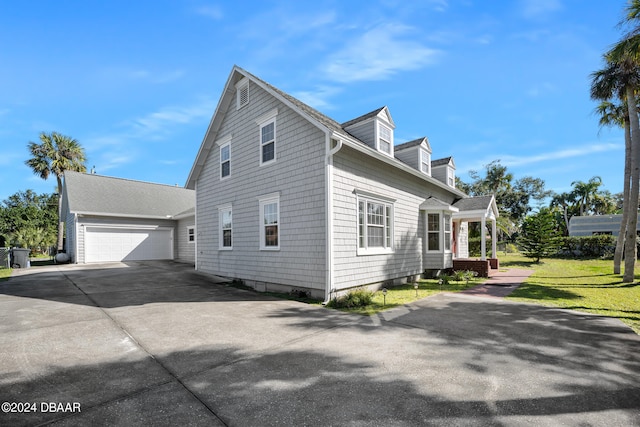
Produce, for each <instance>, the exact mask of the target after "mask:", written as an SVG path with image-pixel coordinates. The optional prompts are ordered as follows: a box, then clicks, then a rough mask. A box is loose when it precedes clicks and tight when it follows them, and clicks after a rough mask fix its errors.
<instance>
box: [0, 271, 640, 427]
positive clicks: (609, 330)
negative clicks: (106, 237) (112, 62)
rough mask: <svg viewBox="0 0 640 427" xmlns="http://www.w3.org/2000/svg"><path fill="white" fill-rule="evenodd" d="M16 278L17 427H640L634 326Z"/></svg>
mask: <svg viewBox="0 0 640 427" xmlns="http://www.w3.org/2000/svg"><path fill="white" fill-rule="evenodd" d="M16 273H17V274H16V275H15V276H14V277H12V278H11V279H10V280H9V281H7V282H3V283H0V400H1V401H2V402H8V406H7V404H3V413H0V425H37V424H49V423H51V424H54V425H63V426H64V425H127V426H136V425H150V426H151V425H153V426H158V425H240V426H245V425H256V426H266V425H296V426H300V425H353V426H368V425H381V426H382V425H384V426H389V425H391V426H404V425H438V426H440V425H456V426H459V425H531V424H534V425H549V426H557V425H569V426H571V425H575V426H586V425H603V426H604V425H606V426H611V425H616V426H624V425H640V339H639V337H638V336H637V335H636V334H634V333H633V332H632V331H631V330H630V329H629V328H628V327H626V326H625V325H623V324H622V323H620V322H619V321H617V320H612V319H608V318H603V317H599V316H593V315H586V314H579V313H575V312H569V311H564V310H557V309H550V308H544V307H540V306H534V305H527V304H516V303H510V302H505V301H502V300H497V299H489V298H480V297H475V296H468V295H467V296H464V295H444V294H441V295H438V296H435V297H432V298H427V299H424V300H421V301H418V302H416V303H413V304H410V305H407V306H405V307H401V308H398V309H394V310H390V311H387V312H385V313H384V314H382V315H379V316H374V317H371V318H368V317H360V316H354V315H348V314H344V313H341V312H337V311H333V310H327V309H324V308H321V307H316V306H310V305H306V304H301V303H297V302H293V301H286V300H279V299H274V298H270V297H266V296H264V295H260V294H256V293H252V292H249V291H244V290H239V289H235V288H233V287H229V286H226V285H225V284H223V283H215V282H216V281H215V280H213V279H212V278H210V277H205V276H201V275H198V274H196V273H194V272H193V271H192V270H191V267H190V266H187V265H182V264H177V263H172V262H149V263H147V262H143V263H130V264H108V265H92V266H90V267H86V266H73V265H66V266H54V267H38V268H31V269H29V270H19V271H17V272H16ZM6 410H8V412H7V411H6ZM26 411H29V412H26ZM25 412H26V413H25Z"/></svg>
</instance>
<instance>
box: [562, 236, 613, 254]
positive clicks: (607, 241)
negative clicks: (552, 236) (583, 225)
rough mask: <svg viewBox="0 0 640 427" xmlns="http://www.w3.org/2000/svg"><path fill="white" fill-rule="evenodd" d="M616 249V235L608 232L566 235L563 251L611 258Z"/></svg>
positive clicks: (564, 252)
mask: <svg viewBox="0 0 640 427" xmlns="http://www.w3.org/2000/svg"><path fill="white" fill-rule="evenodd" d="M615 249H616V237H615V236H612V235H610V234H609V235H607V234H601V235H596V236H568V237H564V240H563V245H562V253H563V254H566V255H572V256H577V257H585V258H595V257H599V258H610V257H612V256H613V252H614V251H615Z"/></svg>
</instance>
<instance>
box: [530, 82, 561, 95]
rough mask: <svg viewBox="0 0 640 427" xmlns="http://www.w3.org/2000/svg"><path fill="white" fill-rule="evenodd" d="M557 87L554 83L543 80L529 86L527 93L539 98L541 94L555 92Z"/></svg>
mask: <svg viewBox="0 0 640 427" xmlns="http://www.w3.org/2000/svg"><path fill="white" fill-rule="evenodd" d="M555 89H556V87H555V86H554V85H553V84H552V83H549V82H543V83H540V84H537V85H535V86H532V87H531V88H529V90H527V95H529V96H530V97H532V98H537V97H539V96H542V95H546V94H549V93H551V92H554V91H555Z"/></svg>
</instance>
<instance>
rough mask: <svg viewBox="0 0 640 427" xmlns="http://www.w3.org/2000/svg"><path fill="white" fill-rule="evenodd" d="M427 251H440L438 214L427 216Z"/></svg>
mask: <svg viewBox="0 0 640 427" xmlns="http://www.w3.org/2000/svg"><path fill="white" fill-rule="evenodd" d="M427 250H429V251H439V250H440V214H437V213H429V214H427Z"/></svg>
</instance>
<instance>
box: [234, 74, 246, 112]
mask: <svg viewBox="0 0 640 427" xmlns="http://www.w3.org/2000/svg"><path fill="white" fill-rule="evenodd" d="M248 103H249V81H248V80H247V81H245V82H242V84H241V85H239V86H238V88H237V99H236V104H237V109H238V110H239V109H241V108H242V107H244V106H245V105H247V104H248Z"/></svg>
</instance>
